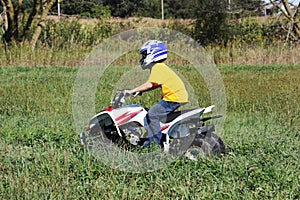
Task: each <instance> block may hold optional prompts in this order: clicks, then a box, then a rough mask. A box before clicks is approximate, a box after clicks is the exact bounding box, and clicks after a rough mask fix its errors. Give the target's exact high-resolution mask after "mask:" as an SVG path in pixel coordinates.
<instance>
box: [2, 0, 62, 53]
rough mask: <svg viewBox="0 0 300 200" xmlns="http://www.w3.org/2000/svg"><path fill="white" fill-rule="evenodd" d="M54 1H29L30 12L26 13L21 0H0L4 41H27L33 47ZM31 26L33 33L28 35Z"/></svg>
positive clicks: (9, 42)
mask: <svg viewBox="0 0 300 200" xmlns="http://www.w3.org/2000/svg"><path fill="white" fill-rule="evenodd" d="M56 1H57V0H33V1H32V2H31V9H30V12H29V14H27V13H26V12H25V9H24V7H23V6H22V5H23V0H18V1H17V2H15V1H12V0H0V3H1V6H2V10H3V13H4V17H3V19H4V25H3V29H4V34H3V38H4V41H5V42H6V43H8V44H11V43H13V42H15V43H20V42H24V41H28V42H29V43H30V45H31V46H32V47H33V48H34V47H35V45H36V43H37V40H38V38H39V35H40V33H41V31H42V29H43V27H44V26H45V20H46V17H47V15H48V13H49V10H50V9H51V7H52V6H53V4H54V3H55V2H56ZM27 3H28V1H27ZM21 15H22V16H21ZM35 20H36V23H35ZM20 22H22V24H20ZM23 26H24V27H23ZM32 27H34V29H33V30H34V31H33V34H32V35H29V30H30V28H32Z"/></svg>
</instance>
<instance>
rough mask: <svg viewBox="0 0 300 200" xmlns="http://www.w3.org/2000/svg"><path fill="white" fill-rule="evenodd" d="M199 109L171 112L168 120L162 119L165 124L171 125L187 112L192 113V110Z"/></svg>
mask: <svg viewBox="0 0 300 200" xmlns="http://www.w3.org/2000/svg"><path fill="white" fill-rule="evenodd" d="M196 109H198V108H191V109H186V110H179V111H174V112H171V113H169V114H168V115H167V118H162V119H160V121H161V122H163V123H169V122H171V121H173V120H174V119H175V118H176V117H178V116H180V115H182V114H184V113H187V112H190V111H192V110H196Z"/></svg>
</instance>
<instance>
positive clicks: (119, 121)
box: [116, 109, 143, 126]
mask: <svg viewBox="0 0 300 200" xmlns="http://www.w3.org/2000/svg"><path fill="white" fill-rule="evenodd" d="M142 110H143V109H141V110H138V111H135V112H132V113H129V112H126V113H124V114H122V115H120V116H119V117H117V118H116V121H117V125H118V126H119V125H121V124H123V123H125V122H127V121H128V120H130V119H131V118H133V117H134V116H136V115H137V114H138V113H140V112H141V111H142Z"/></svg>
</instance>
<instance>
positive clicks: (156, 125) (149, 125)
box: [144, 100, 181, 146]
mask: <svg viewBox="0 0 300 200" xmlns="http://www.w3.org/2000/svg"><path fill="white" fill-rule="evenodd" d="M179 106H181V103H177V102H169V101H164V100H160V101H159V102H157V104H156V105H154V106H153V107H151V108H150V109H149V111H148V113H147V115H146V118H145V122H146V123H145V128H146V130H147V133H148V137H149V139H148V140H147V141H146V142H145V143H144V146H148V145H149V144H150V143H151V142H152V141H155V142H156V144H158V145H162V144H161V138H162V132H161V127H160V120H162V119H164V118H166V117H167V114H169V113H171V112H173V111H174V110H176V109H177V108H178V107H179Z"/></svg>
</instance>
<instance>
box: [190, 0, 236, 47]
mask: <svg viewBox="0 0 300 200" xmlns="http://www.w3.org/2000/svg"><path fill="white" fill-rule="evenodd" d="M227 5H228V4H227V0H211V1H201V2H199V4H198V5H197V9H196V13H195V15H196V16H197V20H196V25H195V33H194V35H195V39H196V40H198V41H199V42H200V43H201V44H203V45H207V44H210V43H214V44H216V43H217V44H218V43H221V42H223V41H226V40H228V36H230V31H231V30H230V26H228V23H227V22H228V17H229V15H228V12H227Z"/></svg>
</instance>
